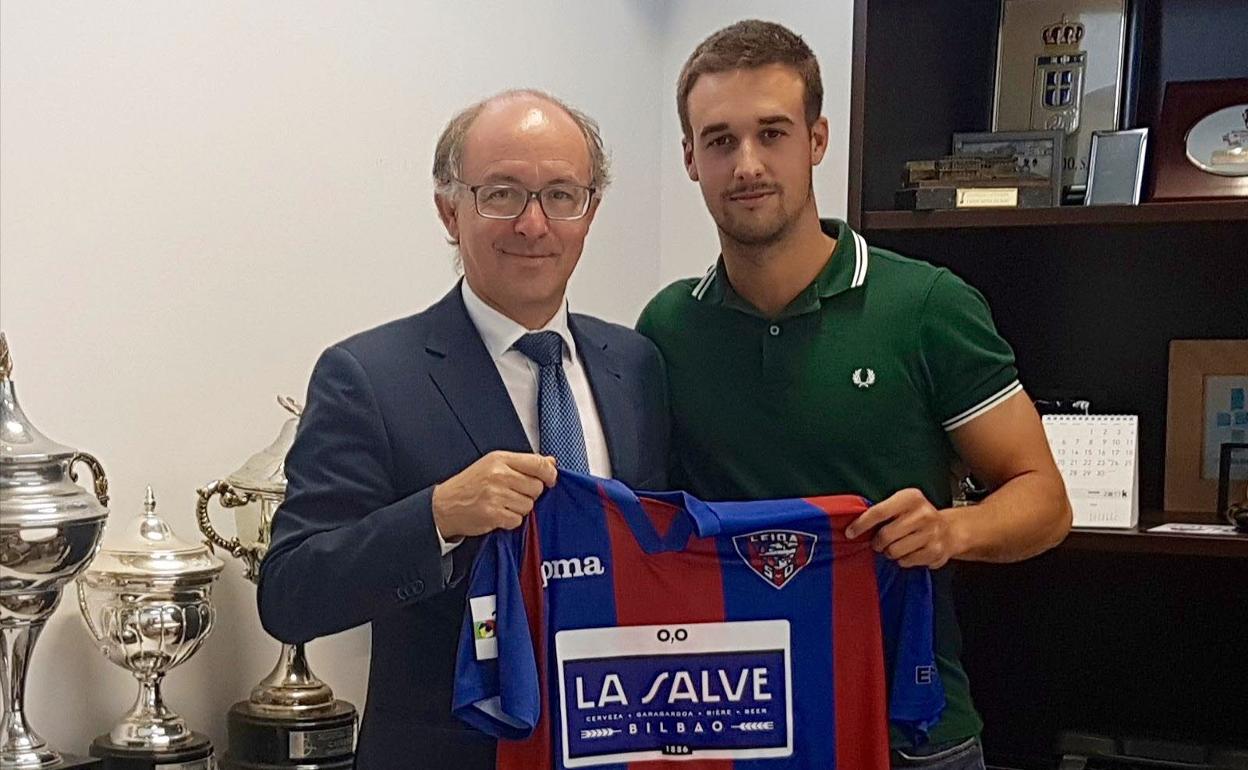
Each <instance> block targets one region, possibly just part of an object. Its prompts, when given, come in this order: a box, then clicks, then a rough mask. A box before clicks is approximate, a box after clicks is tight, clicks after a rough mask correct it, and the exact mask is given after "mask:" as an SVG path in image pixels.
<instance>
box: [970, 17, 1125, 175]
mask: <svg viewBox="0 0 1248 770" xmlns="http://www.w3.org/2000/svg"><path fill="white" fill-rule="evenodd" d="M1138 6H1140V3H1139V2H1138V1H1135V0H1001V3H1000V12H999V15H998V29H997V45H996V66H995V72H994V77H993V79H994V91H993V102H992V128H993V130H996V131H1011V130H1025V129H1060V130H1062V131H1063V132H1064V133H1065V135H1066V143H1065V145H1064V154H1063V161H1062V170H1063V185H1064V187H1065V188H1067V189H1068V190H1069V191H1070V192H1071V194H1072V197H1076V198H1077V197H1080V196H1082V195H1083V193H1084V191H1085V189H1086V187H1087V178H1088V156H1089V151H1090V148H1091V142H1092V138H1091V137H1092V132H1093V131H1112V130H1115V129H1119V128H1127V127H1128V125H1126V124H1125V123H1124V118H1125V119H1128V120H1129V119H1131V118H1132V117H1134V113H1135V92H1136V89H1137V82H1136V81H1137V79H1138V78H1137V73H1136V71H1135V68H1134V67H1133V65H1134V64H1136V63H1137V61H1138V44H1137V43H1138V40H1139V37H1140V34H1141V25H1140V24H1139V22H1138V18H1137V17H1138V15H1139V8H1138Z"/></svg>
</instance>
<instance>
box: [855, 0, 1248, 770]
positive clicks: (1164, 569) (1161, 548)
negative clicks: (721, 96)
mask: <svg viewBox="0 0 1248 770" xmlns="http://www.w3.org/2000/svg"><path fill="white" fill-rule="evenodd" d="M1135 6H1136V8H1137V9H1138V11H1139V16H1138V18H1139V21H1140V24H1141V30H1142V32H1141V45H1142V48H1141V50H1142V54H1143V55H1142V57H1141V61H1142V65H1141V67H1140V69H1139V71H1138V73H1137V83H1138V100H1137V108H1136V112H1135V120H1134V122H1133V126H1152V125H1155V121H1156V120H1157V117H1158V113H1159V108H1160V104H1161V96H1162V93H1163V91H1164V86H1165V83H1166V82H1168V81H1171V80H1203V79H1215V78H1226V77H1245V76H1248V49H1245V48H1244V47H1243V45H1242V40H1240V39H1239V38H1241V37H1242V32H1239V31H1240V30H1243V29H1248V3H1244V2H1242V0H1201V2H1199V3H1193V2H1190V0H1135ZM999 7H1000V0H927V1H926V2H921V3H919V2H913V0H856V2H855V11H854V50H853V57H852V61H853V72H852V77H851V95H850V113H851V123H850V135H849V143H850V162H849V200H848V212H849V221H850V224H851V225H853V226H854V227H855V228H856V229H858V230H859V231H860V232H861V233H862V234H863V235H864V236H865V238H866V240H867V241H868V243H870V244H872V245H873V246H879V247H883V248H888V249H892V250H894V251H896V252H898V253H901V254H904V255H906V256H911V257H915V258H919V259H924V260H927V261H929V262H932V263H934V264H938V265H942V266H945V267H948V268H949V269H950V270H952V271H953V272H954V273H956V274H958V275H959V276H961V277H962V278H963V279H965V280H966V281H967V282H968V283H970V284H971V285H972V286H974V287H976V288H977V289H979V290H980V291H981V292H982V293H983V294H984V296H985V298H986V299H987V300H988V303H989V305H990V306H991V308H992V310H993V317H994V320H995V321H996V324H997V327H998V328H999V329H1000V331H1001V333H1002V334H1003V335H1004V336H1005V338H1006V339H1007V340H1009V341H1010V343H1011V345H1012V346H1013V347H1014V350H1015V354H1016V357H1017V360H1018V365H1019V371H1020V376H1021V378H1022V380H1023V384H1024V386H1025V387H1026V388H1027V390H1028V393H1029V394H1030V395H1031V396H1032V397H1034V398H1046V397H1048V398H1053V397H1063V398H1072V397H1079V398H1087V399H1089V400H1091V401H1092V405H1093V411H1094V412H1098V413H1106V414H1135V415H1139V420H1140V443H1139V446H1140V456H1139V467H1140V484H1139V493H1140V505H1141V509H1142V513H1141V529H1146V528H1148V527H1150V526H1152V525H1154V524H1157V523H1162V522H1165V521H1191V520H1193V516H1192V515H1189V514H1177V513H1174V512H1166V511H1164V510H1162V509H1163V484H1164V476H1165V421H1166V390H1167V380H1168V355H1169V343H1170V341H1171V340H1174V339H1220V338H1245V337H1248V200H1243V199H1241V200H1214V201H1191V202H1146V203H1143V204H1141V205H1139V206H1112V207H1111V206H1105V207H1083V206H1064V207H1060V208H1049V209H1008V210H1002V209H995V210H994V209H977V210H960V211H936V212H913V211H893V210H890V209H891V208H892V204H893V193H894V192H895V190H896V188H897V186H898V182H899V180H900V175H901V170H902V166H903V164H904V162H905V161H907V160H914V159H920V158H932V157H937V156H939V155H942V154H945V153H947V152H948V150H949V143H950V139H951V137H952V135H953V134H954V133H955V132H963V131H987V130H990V128H991V111H992V92H993V86H994V69H995V45H996V28H997V19H998V10H999ZM1145 173H1146V176H1147V175H1149V174H1151V163H1150V167H1149V168H1147V169H1146V172H1145ZM1145 189H1148V184H1147V181H1146V186H1145ZM1196 518H1197V519H1201V520H1203V521H1205V522H1213V521H1214V520H1215V519H1214V515H1213V513H1212V512H1209V513H1207V514H1197V515H1196ZM955 585H956V586H957V594H958V612H959V615H960V616H961V619H962V627H963V630H964V637H965V641H964V645H965V651H964V660H965V663H966V666H967V670H968V673H969V675H970V677H971V686H972V693H973V695H974V697H975V700H976V702H977V704H978V706H979V708H980V711H981V712H982V713H983V715H984V718H985V723H986V728H985V733H984V741H985V746H986V749H987V752H988V755H989V759H990V761H991V760H992V759H993V757H994V756H996V757H998V758H1001V757H1010V758H1013V757H1029V758H1031V759H1033V760H1038V761H1039V764H1038V765H1037V766H1046V767H1052V766H1054V765H1052V764H1044V762H1045V758H1046V757H1047V756H1049V755H1050V754H1051V751H1052V748H1053V745H1054V741H1055V739H1056V737H1057V734H1058V733H1059V732H1060V731H1061V730H1064V729H1075V730H1084V731H1090V732H1095V733H1100V734H1106V735H1114V736H1159V737H1166V738H1171V739H1179V740H1187V741H1193V742H1202V743H1210V744H1213V743H1240V744H1245V743H1248V733H1245V732H1244V729H1243V719H1242V715H1243V714H1248V688H1245V687H1244V686H1243V683H1244V682H1248V656H1246V655H1244V654H1243V652H1244V648H1243V644H1244V643H1245V640H1248V610H1245V606H1246V605H1245V600H1244V597H1245V596H1248V535H1226V536H1197V535H1187V534H1158V533H1150V532H1144V531H1139V530H1136V531H1120V530H1079V531H1075V532H1072V533H1071V534H1070V536H1069V537H1068V538H1067V540H1066V541H1065V542H1064V543H1063V544H1062V545H1061V546H1059V547H1058V548H1056V549H1053V550H1052V551H1051V552H1049V553H1047V554H1044V555H1042V556H1040V557H1038V558H1036V559H1033V560H1031V561H1027V562H1024V563H1021V564H1013V565H979V564H971V565H964V566H962V567H960V568H959V572H958V575H957V578H956V581H955ZM1237 715H1238V716H1237Z"/></svg>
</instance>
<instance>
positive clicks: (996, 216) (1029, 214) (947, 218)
mask: <svg viewBox="0 0 1248 770" xmlns="http://www.w3.org/2000/svg"><path fill="white" fill-rule="evenodd" d="M1191 222H1244V223H1248V200H1244V201H1193V202H1190V203H1188V202H1182V203H1143V204H1140V205H1139V206H1062V207H1060V208H1047V209H962V210H950V211H866V212H863V214H862V222H861V225H862V227H863V229H866V230H871V231H875V232H880V231H887V230H943V229H958V228H1002V227H1057V228H1061V227H1071V226H1076V225H1122V226H1131V225H1141V224H1143V225H1164V224H1179V223H1191ZM1244 252H1245V257H1246V258H1248V244H1244Z"/></svg>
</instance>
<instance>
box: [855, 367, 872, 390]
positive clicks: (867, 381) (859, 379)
mask: <svg viewBox="0 0 1248 770" xmlns="http://www.w3.org/2000/svg"><path fill="white" fill-rule="evenodd" d="M863 372H866V374H863ZM851 379H852V380H853V381H854V384H855V385H857V386H858V387H860V388H869V387H871V386H872V385H874V384H875V370H874V369H855V370H854V376H853V377H852V378H851Z"/></svg>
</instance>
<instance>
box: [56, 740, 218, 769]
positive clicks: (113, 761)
mask: <svg viewBox="0 0 1248 770" xmlns="http://www.w3.org/2000/svg"><path fill="white" fill-rule="evenodd" d="M91 756H93V757H98V758H99V759H100V760H102V763H101V764H100V765H99V767H100V770H214V768H215V763H214V762H213V757H212V741H210V740H209V739H208V736H206V735H201V734H200V733H191V741H190V743H188V744H186V745H185V746H178V747H177V748H175V749H170V750H168V751H153V750H152V749H131V748H127V747H125V746H118V745H117V744H115V743H113V742H112V741H110V740H109V739H108V734H107V733H105V734H104V735H101V736H99V737H98V738H96V739H95V740H94V741H92V742H91ZM58 770H59V768H58Z"/></svg>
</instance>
